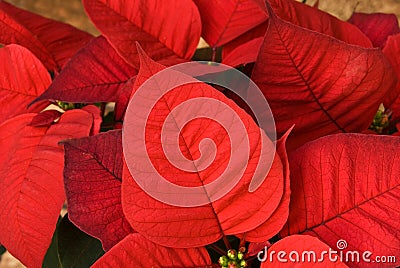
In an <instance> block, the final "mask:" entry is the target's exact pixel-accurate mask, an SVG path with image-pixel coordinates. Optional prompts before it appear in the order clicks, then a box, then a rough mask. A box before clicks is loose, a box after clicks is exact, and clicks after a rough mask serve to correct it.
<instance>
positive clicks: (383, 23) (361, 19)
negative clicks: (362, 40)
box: [349, 12, 400, 48]
mask: <svg viewBox="0 0 400 268" xmlns="http://www.w3.org/2000/svg"><path fill="white" fill-rule="evenodd" d="M349 22H350V23H351V24H354V25H355V26H357V27H358V28H359V29H360V30H361V31H362V32H363V33H364V34H365V35H366V36H368V38H369V39H370V40H371V42H372V45H373V46H374V47H380V48H383V47H384V46H385V43H386V40H387V38H388V37H389V36H390V35H395V34H398V33H400V28H399V22H398V20H397V17H396V15H395V14H383V13H373V14H365V13H357V12H354V13H353V15H352V16H351V18H350V19H349Z"/></svg>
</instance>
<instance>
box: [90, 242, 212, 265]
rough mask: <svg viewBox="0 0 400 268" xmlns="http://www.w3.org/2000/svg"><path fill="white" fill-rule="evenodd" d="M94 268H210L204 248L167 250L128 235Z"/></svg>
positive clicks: (98, 261)
mask: <svg viewBox="0 0 400 268" xmlns="http://www.w3.org/2000/svg"><path fill="white" fill-rule="evenodd" d="M93 267H94V268H96V267H176V268H187V267H189V268H190V267H211V260H210V257H209V255H208V253H207V250H206V249H205V248H204V247H199V248H189V249H180V248H167V247H163V246H160V245H157V244H154V243H152V242H150V241H149V240H147V239H146V238H144V237H143V236H141V235H140V234H130V235H128V236H127V237H126V238H125V239H124V240H122V241H121V242H119V243H118V244H117V245H116V246H114V247H113V248H112V249H111V250H110V251H109V252H107V253H106V254H105V255H104V256H103V257H101V258H100V259H99V260H97V262H95V263H94V265H93Z"/></svg>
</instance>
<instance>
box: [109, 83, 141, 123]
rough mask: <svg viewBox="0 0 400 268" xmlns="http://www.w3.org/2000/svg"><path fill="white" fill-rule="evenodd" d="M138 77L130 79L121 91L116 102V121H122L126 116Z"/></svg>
mask: <svg viewBox="0 0 400 268" xmlns="http://www.w3.org/2000/svg"><path fill="white" fill-rule="evenodd" d="M135 80H136V76H134V77H132V78H131V79H129V80H128V81H127V82H126V83H125V84H124V85H123V86H122V87H121V88H120V90H119V92H118V97H117V101H116V102H115V109H114V116H115V121H122V120H123V119H124V116H125V111H126V108H127V107H128V104H129V100H130V99H131V98H130V97H131V94H132V87H133V85H134V83H135Z"/></svg>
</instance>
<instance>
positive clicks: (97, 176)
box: [64, 131, 133, 250]
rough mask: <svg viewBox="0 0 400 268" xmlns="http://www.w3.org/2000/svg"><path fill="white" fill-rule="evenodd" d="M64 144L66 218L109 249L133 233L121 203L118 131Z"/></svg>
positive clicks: (119, 138)
mask: <svg viewBox="0 0 400 268" xmlns="http://www.w3.org/2000/svg"><path fill="white" fill-rule="evenodd" d="M64 146H65V169H64V183H65V191H66V194H67V201H68V214H69V219H70V220H71V222H73V223H74V224H76V225H77V226H78V227H79V228H81V229H82V230H84V231H85V232H87V233H88V234H90V235H92V236H94V237H98V238H99V239H100V240H101V241H102V244H103V248H104V249H105V250H109V249H111V248H112V247H113V246H114V245H115V244H117V243H118V242H119V241H120V240H122V239H123V238H124V237H125V236H127V235H128V234H130V233H131V232H133V230H132V228H131V226H130V225H129V223H128V222H127V221H126V219H125V216H124V214H123V212H122V206H121V178H122V137H121V131H109V132H107V133H102V134H99V135H96V136H93V137H86V138H81V139H77V140H71V141H68V142H65V145H64ZM82 163H84V164H82Z"/></svg>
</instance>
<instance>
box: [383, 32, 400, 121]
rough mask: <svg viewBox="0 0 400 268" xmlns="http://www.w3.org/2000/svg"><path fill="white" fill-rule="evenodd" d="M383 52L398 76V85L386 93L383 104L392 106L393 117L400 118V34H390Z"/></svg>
mask: <svg viewBox="0 0 400 268" xmlns="http://www.w3.org/2000/svg"><path fill="white" fill-rule="evenodd" d="M383 54H385V56H386V58H387V59H388V60H389V62H390V63H391V64H392V66H393V69H394V71H395V73H396V77H397V85H396V86H393V87H392V90H391V91H390V92H389V93H388V94H387V95H386V97H385V100H384V102H383V104H384V105H385V108H390V109H391V110H392V111H393V118H395V119H399V118H400V98H399V94H400V58H399V54H400V34H396V35H394V36H389V38H388V40H387V42H386V45H385V47H384V48H383Z"/></svg>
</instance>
